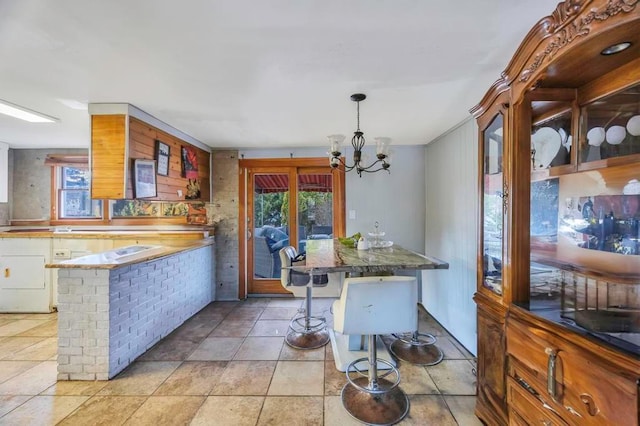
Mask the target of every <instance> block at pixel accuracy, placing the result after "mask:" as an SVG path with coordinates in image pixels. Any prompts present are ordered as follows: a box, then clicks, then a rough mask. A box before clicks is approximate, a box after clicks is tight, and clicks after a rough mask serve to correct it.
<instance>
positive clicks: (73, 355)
mask: <svg viewBox="0 0 640 426" xmlns="http://www.w3.org/2000/svg"><path fill="white" fill-rule="evenodd" d="M213 247H214V242H213V238H204V239H200V240H191V241H188V242H187V243H185V244H183V245H182V246H180V247H171V246H162V245H133V246H127V247H120V248H116V249H113V250H108V251H105V252H103V253H95V254H90V255H88V256H83V257H79V258H75V259H69V260H66V261H63V262H60V263H55V264H47V265H46V266H47V267H48V268H57V273H58V380H107V379H111V378H112V377H114V376H115V375H116V374H118V373H119V372H120V371H122V370H123V369H124V368H125V367H127V366H128V365H129V364H131V363H132V362H133V361H134V360H135V359H136V358H137V357H139V356H140V355H142V354H143V353H144V352H146V351H147V350H148V349H150V348H151V347H152V346H153V345H154V344H156V343H157V342H158V341H159V340H160V339H162V338H163V337H165V336H167V335H168V334H169V333H171V332H172V331H173V330H175V329H176V328H177V327H179V326H180V325H181V324H182V323H184V322H185V321H186V320H187V319H189V318H191V317H192V316H193V315H194V314H195V313H197V312H198V311H200V310H201V309H202V308H204V307H205V306H206V305H208V304H209V303H210V302H211V301H212V300H214V298H215V285H214V279H215V261H214V251H213Z"/></svg>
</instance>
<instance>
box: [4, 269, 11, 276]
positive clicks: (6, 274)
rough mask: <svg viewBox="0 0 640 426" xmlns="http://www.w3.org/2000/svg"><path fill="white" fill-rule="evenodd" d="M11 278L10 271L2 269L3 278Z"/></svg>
mask: <svg viewBox="0 0 640 426" xmlns="http://www.w3.org/2000/svg"><path fill="white" fill-rule="evenodd" d="M10 276H11V269H9V268H4V277H5V278H9V277H10Z"/></svg>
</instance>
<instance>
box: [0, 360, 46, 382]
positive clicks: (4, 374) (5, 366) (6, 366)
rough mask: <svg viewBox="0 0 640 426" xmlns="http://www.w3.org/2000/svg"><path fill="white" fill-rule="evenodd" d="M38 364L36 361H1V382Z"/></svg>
mask: <svg viewBox="0 0 640 426" xmlns="http://www.w3.org/2000/svg"><path fill="white" fill-rule="evenodd" d="M36 365H38V362H36V361H0V383H3V382H5V381H7V380H9V379H10V378H12V377H14V376H17V375H18V374H20V373H24V372H25V371H27V370H28V369H30V368H33V367H35V366H36Z"/></svg>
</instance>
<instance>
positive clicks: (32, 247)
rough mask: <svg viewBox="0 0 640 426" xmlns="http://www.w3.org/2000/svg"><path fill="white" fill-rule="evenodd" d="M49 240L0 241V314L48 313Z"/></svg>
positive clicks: (49, 285)
mask: <svg viewBox="0 0 640 426" xmlns="http://www.w3.org/2000/svg"><path fill="white" fill-rule="evenodd" d="M50 252H51V244H50V242H49V240H38V239H29V238H24V239H22V238H14V239H9V240H2V241H0V271H1V274H0V312H16V313H17V312H43V313H46V312H51V308H52V304H51V280H50V274H49V271H48V270H46V269H45V267H44V265H45V264H46V263H48V262H49V260H50V258H51V253H50Z"/></svg>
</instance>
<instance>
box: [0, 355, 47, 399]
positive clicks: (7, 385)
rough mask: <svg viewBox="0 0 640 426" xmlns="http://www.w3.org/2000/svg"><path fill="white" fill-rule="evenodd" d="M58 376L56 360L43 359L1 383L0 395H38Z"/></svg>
mask: <svg viewBox="0 0 640 426" xmlns="http://www.w3.org/2000/svg"><path fill="white" fill-rule="evenodd" d="M57 378H58V364H57V362H56V361H42V362H40V363H38V364H36V365H35V366H33V367H32V368H30V369H28V370H26V371H24V372H22V373H20V374H18V375H16V376H14V377H12V378H11V379H9V380H7V381H5V382H3V383H2V384H0V395H38V394H39V393H40V392H42V391H44V390H45V389H47V388H49V387H51V386H52V385H53V384H54V383H55V382H56V380H57Z"/></svg>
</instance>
